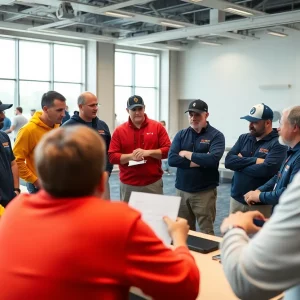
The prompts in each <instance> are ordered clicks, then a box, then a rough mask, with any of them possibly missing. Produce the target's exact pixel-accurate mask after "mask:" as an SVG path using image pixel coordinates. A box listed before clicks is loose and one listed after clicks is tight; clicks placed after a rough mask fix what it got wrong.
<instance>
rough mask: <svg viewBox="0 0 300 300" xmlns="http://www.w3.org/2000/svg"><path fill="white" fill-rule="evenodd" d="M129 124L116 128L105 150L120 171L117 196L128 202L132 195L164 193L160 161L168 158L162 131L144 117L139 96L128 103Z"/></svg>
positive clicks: (167, 137)
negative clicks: (132, 193)
mask: <svg viewBox="0 0 300 300" xmlns="http://www.w3.org/2000/svg"><path fill="white" fill-rule="evenodd" d="M126 110H127V112H128V114H129V118H128V121H127V122H125V123H123V124H122V125H120V126H118V127H117V128H116V129H115V131H114V133H113V136H112V139H111V142H110V147H109V151H108V156H109V160H110V162H111V163H112V164H118V165H119V169H120V181H121V183H120V197H121V200H123V201H126V202H128V201H129V197H130V194H131V192H133V191H136V192H144V193H153V194H163V182H162V174H163V171H162V168H161V159H164V158H167V156H168V152H169V149H170V144H171V142H170V139H169V136H168V134H167V131H166V130H165V128H164V127H163V126H162V125H161V124H160V123H159V122H157V121H154V120H151V119H149V118H148V116H147V115H146V114H145V103H144V100H143V98H142V97H141V96H138V95H133V96H131V97H129V99H128V101H127V109H126Z"/></svg>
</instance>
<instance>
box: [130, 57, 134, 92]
mask: <svg viewBox="0 0 300 300" xmlns="http://www.w3.org/2000/svg"><path fill="white" fill-rule="evenodd" d="M131 90H132V95H135V54H134V53H133V54H132V87H131Z"/></svg>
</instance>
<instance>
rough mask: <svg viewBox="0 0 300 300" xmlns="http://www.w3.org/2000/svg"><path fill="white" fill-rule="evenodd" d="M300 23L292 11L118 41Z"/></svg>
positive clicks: (157, 39) (142, 41)
mask: <svg viewBox="0 0 300 300" xmlns="http://www.w3.org/2000/svg"><path fill="white" fill-rule="evenodd" d="M299 21H300V11H291V12H285V13H280V14H273V15H264V16H258V17H254V18H247V19H241V20H237V21H230V22H223V23H219V24H214V25H203V26H197V27H188V28H181V29H174V30H169V31H165V32H159V33H153V34H149V35H146V36H141V37H132V38H127V39H122V40H119V41H117V44H120V45H137V44H146V43H150V41H151V43H153V42H161V41H166V40H176V39H182V38H187V37H191V36H201V35H208V34H220V33H224V32H227V31H236V30H247V29H257V28H262V27H269V26H278V25H283V24H290V23H295V22H299Z"/></svg>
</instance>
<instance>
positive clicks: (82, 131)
mask: <svg viewBox="0 0 300 300" xmlns="http://www.w3.org/2000/svg"><path fill="white" fill-rule="evenodd" d="M105 163H106V156H105V144H104V142H103V139H101V137H100V136H99V135H98V134H97V133H96V132H95V131H94V130H92V129H90V128H88V127H87V126H67V127H60V128H58V129H55V130H51V131H50V132H49V133H47V134H45V135H44V136H43V138H42V139H41V141H40V143H39V144H38V146H37V147H36V149H35V166H36V170H37V173H38V177H39V180H40V181H41V185H42V186H43V188H44V189H45V190H46V191H47V192H48V193H49V194H51V195H52V196H54V197H82V196H89V195H93V194H94V193H95V191H96V189H97V187H98V185H99V183H100V181H101V178H102V175H103V172H104V167H105Z"/></svg>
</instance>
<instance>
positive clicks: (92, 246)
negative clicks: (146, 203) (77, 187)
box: [0, 190, 199, 300]
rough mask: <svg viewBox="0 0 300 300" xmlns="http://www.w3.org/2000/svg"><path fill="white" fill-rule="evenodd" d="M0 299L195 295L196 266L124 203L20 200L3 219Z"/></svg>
mask: <svg viewBox="0 0 300 300" xmlns="http://www.w3.org/2000/svg"><path fill="white" fill-rule="evenodd" d="M0 245H1V247H0V262H1V263H0V282H1V296H0V298H1V300H18V299H23V298H26V299H29V300H31V299H32V300H33V299H34V300H35V299H43V300H50V299H51V300H52V299H55V300H65V299H87V300H88V299H105V300H123V299H128V291H129V288H130V286H136V287H139V288H141V289H142V290H143V291H144V293H146V294H148V295H150V296H152V297H153V298H154V299H156V300H158V299H185V300H189V299H195V298H196V297H197V294H198V290H199V271H198V269H197V266H196V264H195V261H194V259H193V257H192V256H191V254H190V253H189V251H188V249H187V248H186V247H179V248H177V249H176V250H174V251H172V250H170V249H169V248H167V247H166V246H164V244H163V243H162V242H161V240H159V239H158V238H157V237H156V235H155V234H154V233H153V231H152V230H151V229H150V228H149V227H148V226H147V225H146V224H145V223H144V222H143V221H142V220H141V215H140V214H139V213H138V212H137V211H135V210H133V209H132V208H130V207H129V206H127V205H126V204H125V203H121V202H109V201H104V200H101V199H99V198H96V197H85V198H77V199H71V198H66V199H59V198H52V197H51V196H50V195H49V194H47V193H46V192H45V191H43V190H42V191H40V192H39V193H38V194H32V195H30V194H22V195H20V196H18V197H17V198H15V200H13V201H12V202H11V203H10V204H9V205H8V206H7V209H6V211H5V213H4V214H3V216H2V217H1V222H0Z"/></svg>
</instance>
